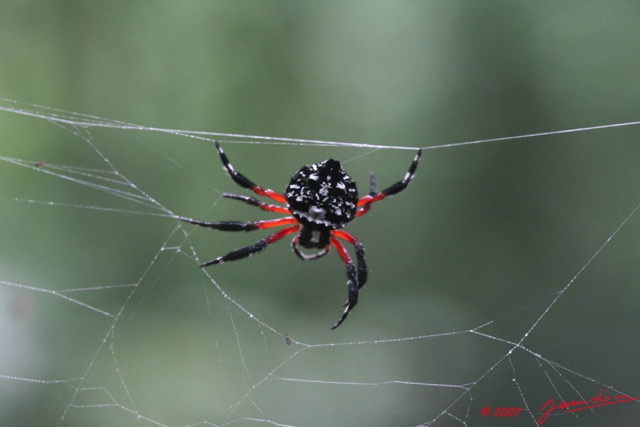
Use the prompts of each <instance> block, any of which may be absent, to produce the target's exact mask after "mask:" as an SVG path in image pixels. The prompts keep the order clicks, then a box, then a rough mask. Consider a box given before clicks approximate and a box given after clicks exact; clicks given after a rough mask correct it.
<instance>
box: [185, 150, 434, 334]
mask: <svg viewBox="0 0 640 427" xmlns="http://www.w3.org/2000/svg"><path fill="white" fill-rule="evenodd" d="M215 146H216V149H217V150H218V154H219V155H220V159H221V160H222V164H223V166H224V168H225V169H226V170H227V172H228V173H229V175H230V176H231V179H233V181H234V182H235V183H236V184H238V185H239V186H240V187H243V188H246V189H248V190H250V191H252V192H253V193H255V194H257V195H258V196H264V197H268V198H269V199H271V200H273V201H275V202H277V203H280V204H284V205H286V206H281V205H276V204H269V203H265V202H262V201H260V200H258V199H256V198H253V197H249V196H243V195H240V194H229V193H223V194H222V196H223V197H226V198H229V199H234V200H239V201H241V202H244V203H247V204H249V205H251V206H256V207H258V208H260V209H262V210H263V211H267V212H276V213H279V214H284V215H286V216H285V217H283V218H277V219H268V220H262V221H247V222H242V221H215V222H204V221H198V220H194V219H190V218H180V219H181V220H182V221H184V222H187V223H190V224H195V225H199V226H201V227H207V228H213V229H216V230H220V231H254V230H262V229H267V228H274V227H285V228H282V229H280V230H278V231H276V232H275V233H273V234H270V235H268V236H267V237H265V238H263V239H260V240H258V241H257V242H256V243H254V244H253V245H250V246H246V247H242V248H238V249H234V250H232V251H231V252H229V253H227V254H226V255H222V256H219V257H217V258H214V259H212V260H211V261H207V262H205V263H203V264H201V265H200V267H209V266H210V265H216V264H222V263H224V262H227V261H236V260H239V259H243V258H247V257H250V256H251V255H253V254H255V253H257V252H260V251H262V250H263V249H265V248H266V247H267V246H268V245H270V244H272V243H275V242H277V241H278V240H280V239H282V238H283V237H285V236H287V235H289V234H293V233H297V234H296V235H295V236H294V237H293V240H292V241H291V246H292V248H293V252H294V253H295V254H296V255H297V256H298V257H299V258H300V259H302V260H305V261H311V260H314V259H318V258H320V257H322V256H324V255H326V254H327V253H328V252H329V250H330V248H331V247H333V248H334V249H335V250H336V252H337V253H338V255H339V256H340V259H341V260H342V262H343V263H344V264H345V266H346V268H347V288H348V298H347V302H346V303H345V304H344V311H343V312H342V316H341V317H340V319H339V320H338V321H337V322H336V323H335V324H334V325H333V326H332V327H331V329H335V328H337V327H338V326H340V325H341V324H342V322H344V320H345V319H346V318H347V316H348V315H349V313H350V312H351V310H353V307H355V306H356V304H357V303H358V292H359V291H360V289H361V288H362V287H363V286H364V285H365V283H366V282H367V275H368V270H367V264H366V262H365V251H364V246H363V245H362V243H360V241H359V240H358V239H357V238H356V237H354V236H353V235H351V234H349V233H347V232H346V231H343V230H342V228H344V227H345V226H346V225H347V224H348V223H349V222H351V221H352V220H353V219H355V218H356V217H359V216H362V215H364V214H366V213H367V212H368V211H369V209H370V208H371V205H372V204H373V203H375V202H379V201H380V200H382V199H384V198H386V197H389V196H393V195H395V194H398V193H399V192H401V191H402V190H404V189H405V188H407V185H409V182H410V181H411V179H412V178H413V176H414V175H415V172H416V168H417V167H418V162H419V161H420V156H421V154H422V150H418V152H417V153H416V155H415V157H414V158H413V162H412V163H411V166H410V167H409V171H408V172H407V173H406V174H405V175H404V178H402V180H401V181H398V182H396V183H395V184H393V185H391V186H390V187H388V188H386V189H385V190H383V191H379V192H378V191H376V182H375V175H374V174H373V173H371V177H370V192H369V194H368V195H366V196H364V197H360V198H358V189H357V187H356V183H355V182H353V180H352V179H351V177H349V175H347V173H346V172H345V171H344V169H342V167H341V166H340V162H338V161H337V160H334V159H328V160H325V161H322V162H319V163H314V164H311V165H307V166H304V167H303V168H302V169H300V170H299V171H298V172H297V173H296V174H295V175H294V176H293V177H292V178H291V181H290V182H289V185H288V186H287V188H286V189H285V191H284V194H281V193H277V192H275V191H273V190H269V189H264V188H262V187H260V186H259V185H256V184H255V183H254V182H253V181H251V180H250V179H249V178H247V177H246V176H244V175H243V174H241V173H240V172H238V171H236V170H235V168H234V167H233V165H231V163H230V162H229V159H228V158H227V155H226V154H225V152H224V151H223V150H222V147H220V143H219V142H218V141H215ZM341 241H344V242H347V243H349V244H351V245H353V246H354V248H355V253H356V259H357V265H358V266H357V274H356V267H355V266H354V264H353V261H352V259H351V256H350V255H349V253H348V252H347V250H346V249H345V247H344V246H343V244H342V243H341ZM300 247H302V248H304V249H310V250H314V249H317V252H315V253H307V252H303V251H302V250H301V249H300ZM356 275H357V278H356Z"/></svg>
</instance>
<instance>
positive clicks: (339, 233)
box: [331, 230, 369, 289]
mask: <svg viewBox="0 0 640 427" xmlns="http://www.w3.org/2000/svg"><path fill="white" fill-rule="evenodd" d="M331 234H332V235H334V236H335V237H337V238H339V239H342V240H344V241H346V242H349V243H351V244H352V245H353V247H354V248H355V249H356V259H357V260H358V289H362V287H363V286H364V285H365V283H367V278H368V276H369V270H368V269H367V262H366V261H365V259H364V255H365V254H364V245H363V244H362V243H361V242H360V241H359V240H358V239H357V238H356V237H355V236H354V235H352V234H349V233H347V232H346V231H343V230H333V232H332V233H331Z"/></svg>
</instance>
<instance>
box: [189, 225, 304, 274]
mask: <svg viewBox="0 0 640 427" xmlns="http://www.w3.org/2000/svg"><path fill="white" fill-rule="evenodd" d="M299 228H300V226H298V225H292V226H291V227H287V228H283V229H282V230H279V231H276V232H275V233H273V234H270V235H269V236H267V237H265V238H264V239H260V240H258V241H257V242H255V243H254V244H253V245H250V246H245V247H243V248H238V249H234V250H232V251H231V252H229V253H228V254H226V255H223V256H219V257H218V258H215V259H212V260H211V261H207V262H205V263H202V264H200V267H201V268H202V267H209V266H210V265H215V264H222V263H224V262H227V261H237V260H239V259H243V258H247V257H250V256H251V255H253V254H255V253H256V252H260V251H262V250H263V249H264V248H266V247H267V246H268V245H270V244H271V243H275V242H277V241H278V240H280V239H282V238H283V237H284V236H286V235H288V234H291V233H294V232H296V231H298V229H299Z"/></svg>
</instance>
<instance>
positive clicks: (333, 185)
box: [284, 159, 358, 230]
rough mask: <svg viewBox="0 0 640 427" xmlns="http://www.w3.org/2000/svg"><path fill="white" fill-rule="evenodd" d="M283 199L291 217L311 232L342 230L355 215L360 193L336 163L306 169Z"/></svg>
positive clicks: (317, 164) (294, 181) (298, 173)
mask: <svg viewBox="0 0 640 427" xmlns="http://www.w3.org/2000/svg"><path fill="white" fill-rule="evenodd" d="M284 195H285V198H286V200H287V205H288V206H287V207H288V208H289V210H290V211H291V214H292V215H293V216H294V217H295V218H296V219H297V220H298V221H299V222H300V223H301V224H302V225H303V226H307V227H309V229H316V230H322V229H327V230H335V229H338V228H343V227H344V226H345V225H347V223H348V222H350V221H351V220H353V219H354V218H355V215H356V209H357V203H358V189H357V187H356V184H355V182H353V180H352V179H351V177H349V175H347V173H346V172H345V171H344V169H342V167H341V166H340V162H339V161H337V160H334V159H329V160H325V161H323V162H320V163H314V164H312V165H307V166H304V167H303V168H302V169H300V170H299V171H298V172H297V173H296V174H295V175H294V176H293V177H292V178H291V181H290V182H289V185H288V186H287V188H286V190H285V194H284Z"/></svg>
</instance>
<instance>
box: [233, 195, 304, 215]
mask: <svg viewBox="0 0 640 427" xmlns="http://www.w3.org/2000/svg"><path fill="white" fill-rule="evenodd" d="M222 197H226V198H227V199H234V200H239V201H241V202H244V203H246V204H248V205H251V206H257V207H259V208H260V209H262V210H263V211H267V212H278V213H282V214H286V215H291V211H289V209H287V208H285V207H282V206H278V205H270V204H268V203H264V202H261V201H260V200H258V199H255V198H253V197H249V196H241V195H240V194H230V193H223V194H222Z"/></svg>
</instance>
